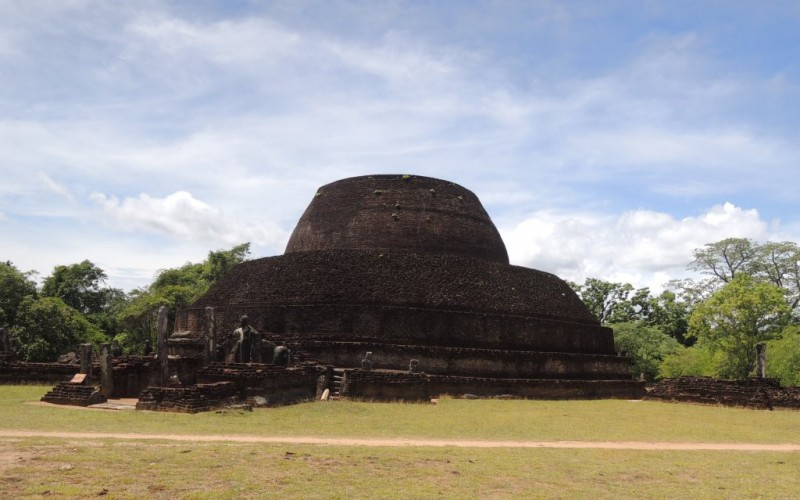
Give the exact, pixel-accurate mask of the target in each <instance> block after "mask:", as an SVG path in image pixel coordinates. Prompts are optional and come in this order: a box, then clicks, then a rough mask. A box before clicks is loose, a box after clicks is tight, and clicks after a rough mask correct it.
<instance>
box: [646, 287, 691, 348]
mask: <svg viewBox="0 0 800 500" xmlns="http://www.w3.org/2000/svg"><path fill="white" fill-rule="evenodd" d="M690 307H691V306H690V305H689V303H687V302H686V301H682V300H679V299H678V296H677V295H676V294H675V293H674V292H672V291H670V290H664V291H663V292H661V294H660V295H659V296H658V297H652V298H650V307H649V314H648V316H647V317H646V318H644V319H643V320H644V322H645V323H646V324H647V325H650V326H655V327H658V328H659V329H660V330H661V331H662V332H663V333H665V334H667V335H668V336H670V337H672V338H674V339H675V340H677V341H678V342H680V343H681V344H683V345H685V346H690V345H692V344H693V343H694V339H690V338H687V337H686V332H687V330H688V329H689V314H690Z"/></svg>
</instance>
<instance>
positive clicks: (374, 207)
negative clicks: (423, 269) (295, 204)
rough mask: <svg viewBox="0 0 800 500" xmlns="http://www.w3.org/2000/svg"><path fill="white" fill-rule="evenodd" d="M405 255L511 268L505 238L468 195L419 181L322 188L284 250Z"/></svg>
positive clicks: (381, 179) (363, 180)
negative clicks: (460, 259) (464, 259)
mask: <svg viewBox="0 0 800 500" xmlns="http://www.w3.org/2000/svg"><path fill="white" fill-rule="evenodd" d="M331 249H372V250H387V251H397V250H408V251H411V252H415V253H436V254H456V255H466V256H470V257H475V258H479V259H486V260H491V261H494V262H500V263H504V264H508V254H507V252H506V248H505V245H504V244H503V241H502V239H501V238H500V233H499V232H498V231H497V228H496V227H495V226H494V224H493V223H492V221H491V219H490V218H489V215H488V214H487V213H486V210H484V208H483V206H482V205H481V202H480V201H479V200H478V197H477V196H475V194H474V193H472V192H471V191H469V190H467V189H465V188H463V187H461V186H459V185H456V184H453V183H451V182H447V181H443V180H440V179H432V178H429V177H419V176H406V177H405V178H404V177H403V176H399V175H375V176H367V177H354V178H350V179H343V180H340V181H337V182H333V183H331V184H328V185H326V186H323V187H321V188H319V190H318V191H317V193H316V195H315V196H314V197H313V199H312V201H311V203H310V204H309V206H308V208H307V209H306V211H305V213H303V215H302V217H301V218H300V221H299V222H298V223H297V226H296V227H295V230H294V232H293V233H292V236H291V238H290V239H289V243H288V245H287V246H286V253H287V254H288V253H292V252H307V251H314V250H331Z"/></svg>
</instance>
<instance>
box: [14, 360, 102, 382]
mask: <svg viewBox="0 0 800 500" xmlns="http://www.w3.org/2000/svg"><path fill="white" fill-rule="evenodd" d="M79 371H80V366H78V365H71V364H63V363H30V362H27V361H11V362H8V363H0V384H54V383H57V382H65V381H68V380H69V379H71V378H72V376H73V375H75V374H76V373H78V372H79ZM92 373H93V374H94V376H95V377H98V378H99V376H100V365H97V364H95V365H94V367H93V370H92Z"/></svg>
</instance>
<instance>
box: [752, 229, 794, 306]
mask: <svg viewBox="0 0 800 500" xmlns="http://www.w3.org/2000/svg"><path fill="white" fill-rule="evenodd" d="M753 271H754V273H755V274H756V276H759V277H762V278H763V279H765V280H767V281H769V282H770V283H773V284H775V285H777V286H779V287H781V288H783V289H784V290H786V292H787V298H788V300H789V307H791V308H792V309H797V306H798V304H800V247H798V246H797V243H794V242H791V241H783V242H767V243H765V244H763V245H761V246H760V247H758V253H757V259H756V262H755V265H754V269H753Z"/></svg>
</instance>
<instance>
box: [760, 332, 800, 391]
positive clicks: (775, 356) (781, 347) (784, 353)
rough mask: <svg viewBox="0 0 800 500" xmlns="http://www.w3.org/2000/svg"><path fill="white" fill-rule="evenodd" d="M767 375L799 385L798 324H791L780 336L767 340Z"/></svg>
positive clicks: (785, 383)
mask: <svg viewBox="0 0 800 500" xmlns="http://www.w3.org/2000/svg"><path fill="white" fill-rule="evenodd" d="M767 376H768V377H771V378H776V379H778V380H780V382H781V385H784V386H795V387H800V326H797V325H792V326H790V327H788V328H786V329H785V330H784V331H783V334H782V335H781V338H779V339H775V340H770V341H769V342H767Z"/></svg>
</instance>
